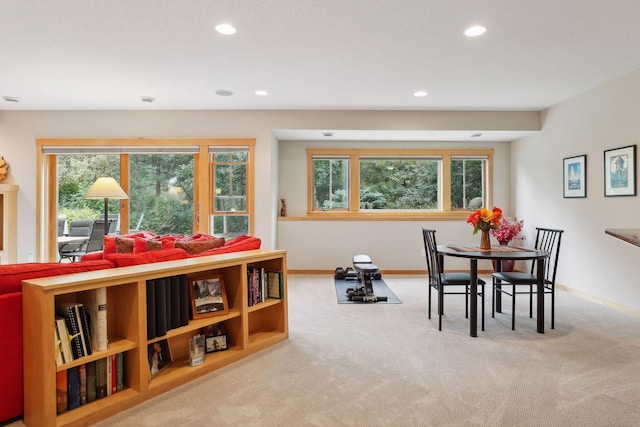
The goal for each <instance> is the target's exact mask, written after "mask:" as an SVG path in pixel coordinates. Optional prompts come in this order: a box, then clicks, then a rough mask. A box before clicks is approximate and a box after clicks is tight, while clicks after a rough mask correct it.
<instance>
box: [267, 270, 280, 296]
mask: <svg viewBox="0 0 640 427" xmlns="http://www.w3.org/2000/svg"><path fill="white" fill-rule="evenodd" d="M267 284H268V285H267V286H268V290H267V292H268V296H269V298H278V299H282V271H268V272H267Z"/></svg>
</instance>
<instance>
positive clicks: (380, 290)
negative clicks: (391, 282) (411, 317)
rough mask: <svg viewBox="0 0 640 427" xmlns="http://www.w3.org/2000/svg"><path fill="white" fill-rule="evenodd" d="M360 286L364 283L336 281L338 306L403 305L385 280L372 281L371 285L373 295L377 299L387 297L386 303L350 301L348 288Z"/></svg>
mask: <svg viewBox="0 0 640 427" xmlns="http://www.w3.org/2000/svg"><path fill="white" fill-rule="evenodd" d="M359 285H362V282H358V281H354V280H337V279H334V286H335V288H336V296H337V297H338V304H402V301H400V298H398V297H397V296H396V294H394V293H393V291H392V290H391V289H389V287H388V286H387V284H386V283H384V280H383V279H379V280H372V281H371V285H372V286H373V293H374V294H375V295H376V296H377V297H387V300H386V301H376V302H364V301H349V297H348V296H347V289H348V288H354V289H355V288H357V287H358V286H359Z"/></svg>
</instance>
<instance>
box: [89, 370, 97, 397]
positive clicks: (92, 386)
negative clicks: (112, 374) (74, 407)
mask: <svg viewBox="0 0 640 427" xmlns="http://www.w3.org/2000/svg"><path fill="white" fill-rule="evenodd" d="M96 397H97V396H96V361H95V360H94V361H92V362H89V363H87V402H93V401H94V400H96Z"/></svg>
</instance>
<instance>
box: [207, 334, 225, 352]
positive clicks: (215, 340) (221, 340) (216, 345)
mask: <svg viewBox="0 0 640 427" xmlns="http://www.w3.org/2000/svg"><path fill="white" fill-rule="evenodd" d="M204 348H205V352H206V353H215V352H218V351H223V350H226V349H227V336H226V335H216V336H213V337H205V347H204Z"/></svg>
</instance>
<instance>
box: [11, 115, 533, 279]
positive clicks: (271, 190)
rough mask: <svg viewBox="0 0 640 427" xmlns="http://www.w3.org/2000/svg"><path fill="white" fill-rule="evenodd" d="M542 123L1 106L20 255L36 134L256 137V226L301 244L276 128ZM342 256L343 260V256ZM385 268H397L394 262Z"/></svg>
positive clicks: (23, 256)
mask: <svg viewBox="0 0 640 427" xmlns="http://www.w3.org/2000/svg"><path fill="white" fill-rule="evenodd" d="M538 128H539V114H538V113H536V112H491V111H488V112H438V111H433V112H430V111H406V112H403V111H0V155H3V156H4V157H5V159H6V161H7V162H8V163H9V164H10V169H9V176H8V179H7V181H6V182H7V183H12V184H18V185H19V186H20V191H19V194H18V213H19V216H18V230H17V233H18V254H17V258H18V261H19V262H26V261H28V260H29V256H30V255H34V254H36V218H37V216H36V170H35V167H36V164H35V160H36V146H35V140H36V139H37V138H255V139H256V167H255V190H256V191H255V205H256V210H255V214H256V215H255V233H254V234H255V235H256V236H258V237H260V238H261V239H262V240H263V247H265V248H274V247H280V248H283V249H287V250H290V251H294V250H296V251H297V250H298V245H297V244H296V245H293V246H291V247H288V246H287V245H286V244H279V243H278V242H276V237H277V236H276V226H277V225H278V224H279V223H278V222H277V221H276V218H277V213H278V211H279V202H278V199H279V197H280V196H279V195H278V192H279V190H278V185H279V183H278V181H277V176H278V168H279V166H278V160H279V159H278V142H277V141H276V140H275V138H274V136H273V130H274V129H279V130H282V129H320V130H326V129H331V130H340V129H348V130H358V129H361V130H362V129H364V130H398V129H400V130H468V131H469V132H470V133H471V132H476V131H490V130H525V131H527V130H535V129H538ZM505 165H506V163H505ZM507 173H508V172H507ZM503 200H506V199H503ZM384 227H385V225H384V224H383V226H382V227H377V230H375V229H373V228H371V227H366V228H365V229H363V230H362V231H363V233H365V234H366V233H368V232H373V231H379V229H380V228H384ZM354 230H356V229H354ZM443 238H444V236H443ZM347 243H349V242H347ZM355 249H356V248H355V247H354V248H353V250H355ZM331 250H333V249H332V247H331V246H326V247H317V248H315V251H309V252H307V251H301V252H300V253H299V254H296V256H297V257H304V258H306V255H307V254H309V258H308V259H309V260H310V264H308V265H307V263H306V261H305V262H302V263H300V262H296V263H294V265H295V267H296V268H311V267H312V266H313V265H315V264H312V263H315V261H313V259H314V256H315V253H317V251H331ZM353 250H349V253H350V254H351V253H352V252H353ZM414 252H415V251H414ZM380 257H381V258H382V257H383V254H381V255H380ZM341 262H344V261H342V259H341ZM333 265H334V262H329V263H326V265H325V268H332V266H333ZM385 268H389V269H393V268H394V266H393V265H389V266H388V267H387V266H385Z"/></svg>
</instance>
